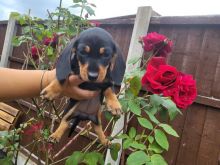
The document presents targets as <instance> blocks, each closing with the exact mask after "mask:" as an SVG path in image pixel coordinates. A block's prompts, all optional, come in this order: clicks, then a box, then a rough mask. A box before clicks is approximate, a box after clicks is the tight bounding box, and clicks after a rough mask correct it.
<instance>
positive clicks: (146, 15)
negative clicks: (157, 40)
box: [105, 7, 152, 165]
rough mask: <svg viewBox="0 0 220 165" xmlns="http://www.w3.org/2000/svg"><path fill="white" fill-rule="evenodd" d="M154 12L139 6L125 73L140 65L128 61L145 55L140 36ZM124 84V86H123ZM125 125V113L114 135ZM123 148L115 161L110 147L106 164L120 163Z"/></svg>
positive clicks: (145, 30) (119, 141) (144, 32)
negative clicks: (129, 63) (130, 63)
mask: <svg viewBox="0 0 220 165" xmlns="http://www.w3.org/2000/svg"><path fill="white" fill-rule="evenodd" d="M151 14H152V8H151V7H139V8H138V11H137V15H136V19H135V24H134V28H133V32H132V37H131V42H130V47H129V51H128V56H127V61H126V69H125V73H127V72H130V71H131V70H132V69H134V68H137V67H139V66H140V63H136V64H135V65H132V66H131V65H128V61H129V60H130V59H132V58H134V57H138V56H139V57H141V56H142V55H143V48H142V46H141V44H139V42H138V41H139V37H140V36H142V35H144V34H146V33H147V31H148V27H149V22H150V18H151ZM123 86H124V85H123V84H122V88H123ZM123 127H124V115H122V116H121V117H120V119H119V120H117V122H116V124H115V127H114V129H113V131H112V135H111V136H114V135H116V134H117V133H118V132H119V131H120V130H122V129H123ZM113 143H120V144H122V140H121V139H117V140H113ZM121 152H122V150H120V151H119V154H118V159H117V160H116V161H114V160H113V159H112V158H111V154H110V150H109V149H108V151H107V154H106V159H105V165H107V164H108V163H110V164H114V165H118V164H119V163H120V157H121Z"/></svg>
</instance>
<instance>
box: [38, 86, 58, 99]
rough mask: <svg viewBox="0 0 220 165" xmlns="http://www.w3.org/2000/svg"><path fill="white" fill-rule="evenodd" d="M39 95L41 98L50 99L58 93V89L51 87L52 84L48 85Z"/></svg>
mask: <svg viewBox="0 0 220 165" xmlns="http://www.w3.org/2000/svg"><path fill="white" fill-rule="evenodd" d="M40 95H41V98H42V99H46V100H50V101H51V100H54V99H55V98H56V97H58V96H59V95H60V91H58V90H56V89H55V88H52V86H48V87H46V88H44V89H43V90H42V91H41V93H40Z"/></svg>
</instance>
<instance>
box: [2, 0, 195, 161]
mask: <svg viewBox="0 0 220 165" xmlns="http://www.w3.org/2000/svg"><path fill="white" fill-rule="evenodd" d="M94 7H95V5H94V4H91V3H88V2H87V0H73V5H72V6H71V7H70V8H71V9H79V11H80V15H79V16H77V15H75V14H72V12H71V10H70V9H69V8H62V7H61V6H60V7H58V8H57V9H56V10H55V11H54V12H49V11H48V19H47V20H46V21H45V20H44V21H43V20H41V19H39V18H36V17H31V16H30V12H29V13H28V14H27V15H20V14H19V13H12V16H13V17H14V18H16V19H17V20H18V22H19V23H20V25H21V26H22V35H21V36H18V37H15V38H14V41H13V44H14V46H20V45H22V44H23V45H26V46H27V52H26V53H25V52H24V56H25V57H26V59H25V62H24V65H23V68H22V69H27V68H28V66H29V65H30V64H31V65H32V66H33V67H34V68H35V69H52V68H53V67H54V64H55V62H56V59H57V57H58V56H59V54H60V52H61V51H62V49H63V48H64V47H65V46H66V45H67V43H68V42H69V41H70V40H71V39H72V38H73V37H74V36H76V35H77V34H79V32H80V31H82V30H83V29H86V28H88V27H90V26H91V24H90V22H89V21H88V20H87V18H88V16H91V15H94V14H95V13H94V10H93V8H94ZM83 14H85V15H84V16H83ZM141 39H142V40H141V43H142V46H143V49H144V50H145V53H146V54H147V57H148V59H146V58H134V59H132V60H130V61H129V62H128V64H129V65H134V64H135V63H137V62H138V63H139V62H140V61H142V62H143V64H144V65H143V66H142V67H139V68H137V69H134V70H132V72H130V73H126V75H125V76H124V80H123V83H124V87H123V88H122V90H121V91H120V93H119V94H118V95H119V96H120V97H119V101H120V103H121V105H122V110H123V111H124V113H125V114H126V115H127V116H130V117H129V120H127V121H126V122H127V124H128V123H129V122H130V121H131V120H132V119H133V120H135V121H137V123H138V125H139V126H140V127H141V131H140V132H139V131H137V130H136V128H134V127H131V128H128V130H127V131H126V132H124V133H122V131H123V130H126V125H125V128H123V130H121V131H120V132H119V133H118V134H116V135H115V136H114V137H109V139H110V140H113V139H122V140H123V144H122V146H121V145H120V144H119V143H113V144H111V146H109V149H110V154H111V157H112V159H113V160H117V159H118V152H119V151H120V150H121V149H122V150H123V151H125V150H130V152H131V154H130V155H129V156H128V158H127V160H126V163H127V164H128V165H141V164H152V165H154V164H155V165H157V164H160V165H166V164H167V162H166V161H165V159H164V158H163V152H164V151H168V150H169V142H168V135H171V136H174V137H179V135H178V134H177V132H176V131H175V130H174V129H173V128H172V126H171V125H170V124H169V123H170V121H172V120H174V119H175V117H176V116H177V115H178V114H181V110H180V109H179V108H182V107H184V108H186V106H188V105H190V104H192V101H193V99H194V97H195V95H196V90H195V91H194V93H193V94H192V93H190V92H185V91H184V90H182V91H181V92H183V93H184V92H185V94H186V95H187V96H192V97H191V101H190V102H187V103H186V102H185V100H184V98H180V97H178V102H181V105H183V104H184V106H181V107H178V105H179V104H177V102H175V101H176V100H177V99H174V95H171V94H172V93H170V92H169V90H171V89H172V90H173V89H175V90H176V85H177V84H178V83H179V79H177V78H176V77H178V76H180V75H181V76H182V75H183V73H181V72H179V71H177V70H176V69H175V68H174V67H172V66H168V65H167V64H166V62H165V61H166V58H167V56H168V54H169V53H170V52H171V50H172V45H173V43H172V41H171V40H169V39H168V38H167V37H166V36H164V35H160V34H157V33H151V34H148V35H146V36H144V37H142V38H141ZM145 56H146V55H145ZM145 56H144V57H145ZM155 56H157V57H155ZM158 59H159V62H158ZM161 65H163V67H161ZM145 66H147V67H146V70H145V69H144V67H145ZM170 73H172V74H170ZM180 73H181V74H180ZM154 75H158V76H154ZM167 75H168V77H166V76H167ZM170 75H171V76H170ZM189 81H190V86H187V85H186V84H187V83H185V84H181V86H183V87H184V89H188V88H190V89H196V88H195V82H194V80H193V79H192V77H190V78H189V77H187V79H186V82H189ZM155 84H156V85H155ZM179 84H180V83H179ZM155 86H156V87H155ZM174 87H175V88H174ZM143 88H145V92H144V93H142V94H140V91H141V90H142V89H143ZM164 91H166V92H164ZM167 91H168V92H167ZM178 92H179V91H177V92H176V93H177V95H178ZM179 93H180V92H179ZM175 96H176V95H175ZM178 96H179V95H178ZM64 103H65V101H63V100H61V101H60V105H59V106H57V107H55V106H54V104H53V103H45V102H42V101H41V100H37V99H33V104H34V105H35V106H36V107H37V109H38V118H37V119H36V120H30V121H28V122H26V123H24V124H23V125H22V126H21V127H20V128H19V129H17V130H13V131H11V132H2V134H4V135H2V136H1V138H0V149H2V148H4V149H5V150H6V151H7V157H6V158H5V159H1V160H0V161H1V164H4V163H5V164H10V163H11V160H12V158H13V155H14V154H15V152H17V151H18V150H19V140H20V138H21V133H24V134H25V135H29V136H32V138H33V142H32V143H31V144H30V146H32V150H35V149H37V150H41V151H42V152H43V153H45V159H46V160H45V161H46V164H49V161H53V158H54V157H56V156H57V155H53V154H52V152H51V149H52V146H51V144H49V143H48V138H49V135H50V133H51V130H53V127H54V120H59V119H60V117H59V116H60V114H59V113H58V112H59V108H60V107H62V105H63V104H64ZM48 106H49V107H50V109H53V112H49V113H50V115H51V116H52V117H53V121H52V122H51V123H50V124H46V123H43V122H42V120H43V119H44V118H45V113H46V109H47V107H48ZM60 109H62V108H60ZM104 110H105V109H104ZM105 116H106V119H107V120H108V122H109V123H108V126H110V125H111V124H112V123H113V124H112V125H113V126H114V123H115V121H116V120H117V118H116V117H112V115H111V114H110V113H108V112H106V111H105ZM108 126H107V127H106V129H107V128H108ZM90 129H91V128H89V127H88V128H87V127H85V129H84V130H82V132H80V133H79V134H77V136H78V135H83V136H84V135H86V134H87V133H88V132H89V131H90ZM96 141H97V140H94V141H92V142H91V143H89V144H88V145H87V146H86V147H85V148H83V149H82V150H81V151H75V152H73V153H72V155H70V156H68V157H66V159H67V160H66V162H65V164H66V165H70V164H71V165H74V164H80V163H83V164H87V165H95V164H104V155H103V153H104V152H103V153H101V152H100V151H103V149H104V151H106V150H107V147H104V146H98V147H97V148H96V149H95V151H94V150H92V151H91V150H90V148H91V147H92V146H93V145H94V144H95V143H96ZM65 147H66V146H64V148H65ZM31 152H32V151H31ZM2 162H3V163H2ZM58 162H59V161H58ZM55 163H56V162H55Z"/></svg>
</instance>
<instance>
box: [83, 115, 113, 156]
mask: <svg viewBox="0 0 220 165" xmlns="http://www.w3.org/2000/svg"><path fill="white" fill-rule="evenodd" d="M113 119H114V118H113V117H112V118H111V120H110V121H109V123H108V125H107V126H106V128H105V130H104V133H105V132H106V131H107V129H108V127H109V126H110V124H111V122H112V121H113ZM97 140H98V138H96V139H95V140H93V141H92V142H91V143H89V144H88V145H87V146H86V147H85V148H83V149H82V151H84V153H86V152H87V151H88V150H89V149H90V148H91V147H92V146H93V145H94V144H95V143H96V142H97Z"/></svg>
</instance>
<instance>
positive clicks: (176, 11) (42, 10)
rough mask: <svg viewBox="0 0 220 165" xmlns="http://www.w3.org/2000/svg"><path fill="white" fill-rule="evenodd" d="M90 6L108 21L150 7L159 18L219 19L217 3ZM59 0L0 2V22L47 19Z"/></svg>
mask: <svg viewBox="0 0 220 165" xmlns="http://www.w3.org/2000/svg"><path fill="white" fill-rule="evenodd" d="M87 1H88V2H90V3H94V4H95V5H96V6H97V7H96V8H95V13H96V16H95V17H91V18H92V19H100V18H111V17H116V16H123V15H130V14H135V13H136V12H137V8H138V7H139V6H152V8H153V10H154V11H156V12H157V13H159V14H160V15H162V16H184V15H185V16H186V15H218V14H219V15H220V5H219V1H218V0H208V1H207V0H182V1H180V0H87ZM58 5H59V0H1V1H0V20H8V18H9V14H10V12H19V13H22V14H24V13H27V12H28V10H29V9H31V13H32V15H33V16H37V17H40V18H46V17H47V9H48V10H49V11H53V10H54V9H55V8H56V7H57V6H58ZM71 5H73V3H72V0H63V7H69V6H71Z"/></svg>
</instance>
